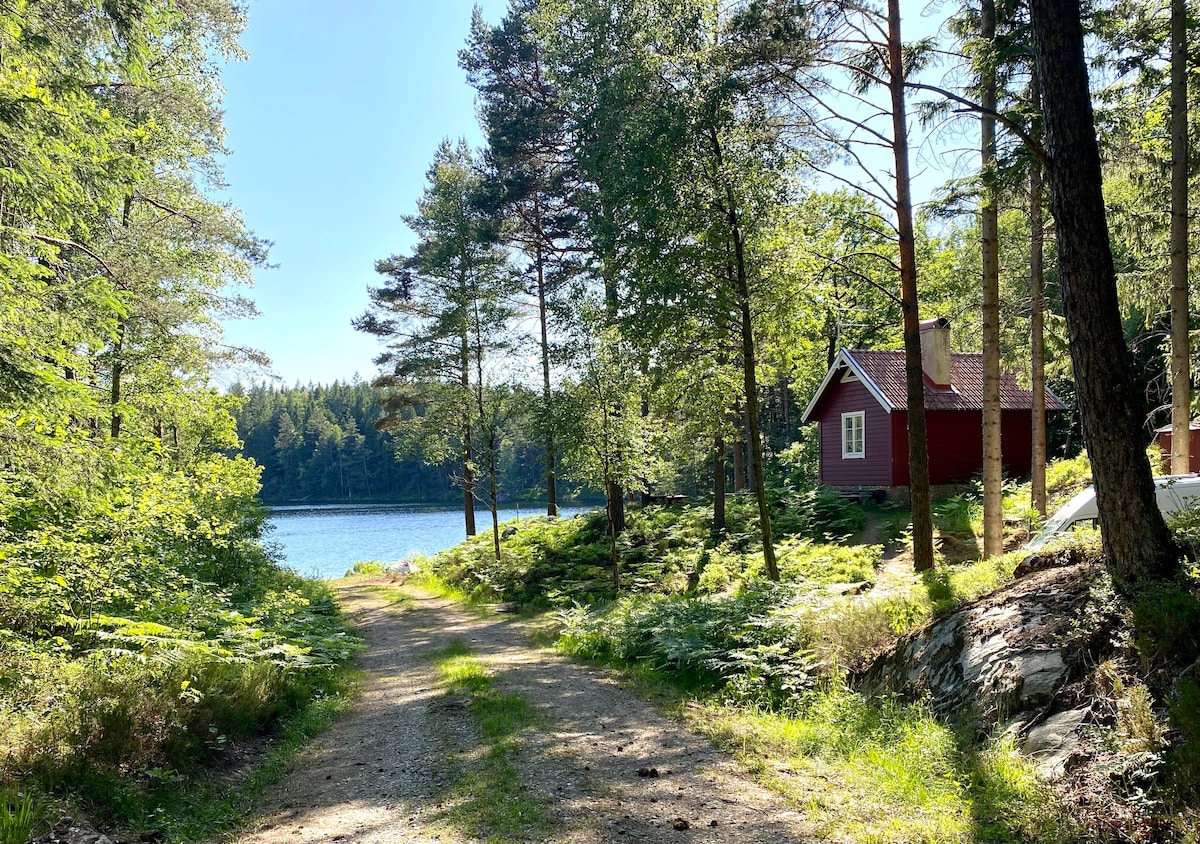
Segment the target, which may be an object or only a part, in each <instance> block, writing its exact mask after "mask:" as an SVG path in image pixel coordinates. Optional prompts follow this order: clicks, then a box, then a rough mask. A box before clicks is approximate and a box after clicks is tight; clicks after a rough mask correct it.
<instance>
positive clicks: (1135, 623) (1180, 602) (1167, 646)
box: [1130, 583, 1200, 670]
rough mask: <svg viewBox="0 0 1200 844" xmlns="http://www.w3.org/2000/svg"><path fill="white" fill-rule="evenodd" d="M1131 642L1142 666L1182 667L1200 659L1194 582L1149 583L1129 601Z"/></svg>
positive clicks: (1199, 614) (1199, 607) (1199, 619)
mask: <svg viewBox="0 0 1200 844" xmlns="http://www.w3.org/2000/svg"><path fill="white" fill-rule="evenodd" d="M1130 622H1131V625H1130V626H1131V628H1132V631H1133V645H1134V647H1135V648H1136V649H1137V652H1138V654H1139V655H1140V656H1141V659H1142V664H1143V667H1144V668H1146V669H1147V670H1149V669H1151V668H1163V667H1168V666H1171V667H1175V668H1177V669H1178V668H1182V667H1186V666H1188V665H1191V664H1192V663H1194V662H1196V660H1197V659H1200V597H1198V590H1197V586H1196V584H1194V583H1152V584H1148V585H1146V586H1143V587H1142V588H1141V589H1139V590H1138V592H1137V594H1136V595H1135V596H1134V597H1133V599H1132V600H1131V601H1130Z"/></svg>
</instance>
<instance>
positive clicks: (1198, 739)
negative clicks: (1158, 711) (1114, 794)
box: [1164, 672, 1200, 823]
mask: <svg viewBox="0 0 1200 844" xmlns="http://www.w3.org/2000/svg"><path fill="white" fill-rule="evenodd" d="M1170 715H1171V727H1172V729H1173V730H1174V731H1175V733H1176V739H1175V741H1174V742H1173V743H1172V747H1171V750H1170V752H1169V754H1168V756H1167V764H1166V765H1165V770H1166V771H1167V772H1168V781H1167V783H1166V784H1165V785H1166V788H1165V789H1164V794H1165V795H1166V796H1167V797H1168V799H1170V800H1171V802H1172V803H1173V804H1175V805H1174V806H1173V807H1171V808H1174V809H1175V810H1176V811H1177V812H1181V811H1184V810H1187V811H1189V812H1190V813H1191V815H1192V817H1191V820H1192V822H1193V823H1195V822H1197V821H1200V817H1197V807H1198V806H1200V681H1198V680H1197V679H1196V677H1195V675H1194V672H1193V673H1192V674H1188V675H1185V676H1183V677H1181V678H1180V679H1179V681H1178V683H1177V684H1176V687H1175V691H1174V693H1173V694H1172V696H1171V700H1170Z"/></svg>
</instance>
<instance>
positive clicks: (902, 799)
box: [684, 686, 1076, 844]
mask: <svg viewBox="0 0 1200 844" xmlns="http://www.w3.org/2000/svg"><path fill="white" fill-rule="evenodd" d="M684 714H685V719H686V721H687V722H688V724H689V725H690V726H691V727H692V728H693V729H695V730H697V731H699V732H701V733H704V734H705V735H707V736H709V737H710V738H711V739H712V740H713V741H714V742H715V743H716V744H717V746H718V747H720V748H722V749H723V750H726V751H728V752H731V753H733V754H734V755H735V756H736V757H737V758H738V759H739V761H741V763H742V764H743V765H745V766H746V767H747V768H748V769H749V770H751V771H752V772H753V773H754V774H755V775H756V776H757V777H758V778H759V779H760V781H762V782H763V784H764V785H766V786H767V787H769V788H771V789H772V790H773V791H776V792H777V793H779V794H781V795H783V796H785V797H787V798H789V799H790V800H792V801H793V802H794V803H795V804H796V805H797V806H798V808H801V809H803V810H805V811H806V813H807V814H808V816H809V818H810V820H811V821H812V822H813V823H814V824H815V825H816V826H817V829H818V831H819V833H820V834H821V835H823V836H827V837H829V838H831V839H834V840H851V841H870V842H896V844H899V843H900V842H911V841H920V842H928V844H941V842H945V844H950V843H951V842H974V841H990V842H992V841H994V842H1046V844H1049V843H1050V842H1065V841H1070V840H1074V838H1075V835H1076V830H1075V829H1074V827H1073V826H1072V824H1071V823H1070V819H1069V818H1068V817H1067V816H1066V814H1065V813H1064V812H1063V811H1062V810H1060V809H1059V808H1058V807H1057V804H1056V803H1055V801H1054V800H1053V799H1052V798H1051V796H1050V793H1049V792H1048V791H1047V790H1046V789H1045V788H1044V787H1043V786H1041V785H1040V784H1039V782H1038V780H1037V778H1036V776H1035V775H1034V773H1033V770H1032V767H1031V766H1030V765H1029V764H1028V763H1027V762H1025V761H1023V760H1022V759H1021V758H1020V756H1019V755H1018V754H1017V753H1016V752H1015V751H1014V750H1013V748H1012V746H1011V743H1009V742H1006V741H993V742H989V743H987V744H985V745H984V746H983V747H981V748H978V749H973V748H971V747H970V746H969V743H968V742H967V741H965V740H964V739H962V737H960V736H959V735H958V734H957V733H956V732H955V731H954V730H953V729H952V728H950V727H948V726H946V725H945V724H943V723H941V722H939V721H938V720H937V719H935V718H933V717H932V716H931V715H930V714H929V713H928V711H927V710H925V709H924V707H922V706H919V705H911V704H903V703H899V702H897V701H892V700H878V699H877V700H870V699H867V698H864V697H862V696H861V695H859V694H857V693H855V692H853V691H851V690H848V689H846V688H844V687H841V686H830V687H828V688H825V689H822V690H819V691H816V692H813V693H811V694H809V695H808V696H806V697H805V699H804V700H803V701H801V702H800V703H798V704H797V706H796V707H795V709H793V710H791V711H788V712H771V711H755V710H751V709H746V708H734V707H729V706H724V705H721V704H719V703H714V702H708V703H701V704H697V703H693V704H691V705H689V706H687V707H685V708H684Z"/></svg>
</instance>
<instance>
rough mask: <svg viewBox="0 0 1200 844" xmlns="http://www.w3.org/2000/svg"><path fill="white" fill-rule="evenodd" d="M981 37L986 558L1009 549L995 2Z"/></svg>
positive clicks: (986, 11)
mask: <svg viewBox="0 0 1200 844" xmlns="http://www.w3.org/2000/svg"><path fill="white" fill-rule="evenodd" d="M981 12H982V14H981V17H980V32H979V34H980V36H981V37H982V39H983V40H984V41H985V42H986V43H987V45H988V48H987V49H988V55H987V57H986V59H985V64H984V70H983V75H982V79H981V80H980V81H981V83H982V84H981V88H982V90H981V95H982V96H981V98H980V105H982V106H983V109H984V110H983V112H982V113H981V115H980V118H979V126H980V134H981V136H982V137H981V139H980V158H981V161H980V175H981V176H982V182H983V184H982V191H983V193H982V202H981V206H980V221H979V222H980V230H981V234H982V244H981V245H982V247H983V248H982V252H983V556H984V557H985V558H987V557H994V556H997V555H998V554H1002V553H1003V552H1004V512H1003V498H1002V496H1003V484H1004V467H1003V455H1002V451H1001V444H1000V412H1001V409H1000V225H999V218H998V212H997V208H996V202H997V198H996V173H995V168H996V119H995V118H994V117H993V116H992V115H991V113H990V112H994V111H995V110H996V66H995V60H996V59H995V54H994V49H993V46H992V45H993V42H994V41H995V38H996V4H995V0H982V4H981Z"/></svg>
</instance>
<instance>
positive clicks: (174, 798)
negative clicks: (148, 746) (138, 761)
mask: <svg viewBox="0 0 1200 844" xmlns="http://www.w3.org/2000/svg"><path fill="white" fill-rule="evenodd" d="M357 679H358V676H357V673H356V672H355V671H354V670H353V669H350V668H345V669H342V677H341V680H340V682H339V683H338V684H337V685H336V686H335V687H334V690H333V691H331V692H330V693H328V694H326V695H324V696H321V697H319V698H316V699H315V700H312V701H310V702H309V703H308V704H306V705H305V706H303V707H302V708H301V709H299V710H297V711H296V712H295V713H293V714H292V715H291V716H290V717H288V718H287V719H285V720H284V721H283V722H282V723H281V724H280V727H279V731H278V733H277V734H276V736H275V738H274V739H273V740H272V742H271V746H270V749H269V750H267V751H266V754H265V755H264V756H263V757H262V758H261V759H260V760H257V761H256V762H254V763H253V765H252V768H251V770H250V771H249V772H248V773H246V774H244V775H235V776H233V777H229V776H225V777H220V776H213V777H211V778H209V779H207V780H204V779H196V778H185V777H183V776H180V775H178V774H175V773H173V772H171V771H167V770H150V771H145V772H142V773H140V774H139V775H138V776H136V777H119V776H116V775H115V774H108V773H105V774H102V775H101V774H95V775H92V776H91V777H90V778H89V780H88V782H87V783H85V784H83V787H82V788H80V789H79V790H80V791H81V792H82V793H86V794H87V795H88V799H87V801H86V804H85V806H84V809H85V810H86V814H87V815H88V816H89V817H91V818H92V819H94V820H95V821H96V822H97V823H99V824H100V825H101V826H104V825H105V824H110V823H120V822H128V820H129V819H130V818H141V819H143V820H142V822H141V823H140V824H138V825H137V828H136V829H134V830H131V831H132V832H135V833H136V834H138V835H139V836H140V837H141V838H143V839H145V840H152V841H159V842H163V844H188V842H197V841H207V840H210V839H213V838H216V837H218V836H220V835H222V834H225V833H228V832H231V831H233V830H236V829H238V828H239V827H241V826H243V825H244V824H245V822H246V818H247V817H248V816H250V815H252V813H253V812H254V809H255V807H256V805H257V803H258V800H259V798H260V796H261V795H262V793H263V790H264V789H265V788H266V787H267V786H268V785H270V784H272V783H274V782H276V781H278V780H279V779H280V778H281V777H282V776H283V774H284V773H285V772H286V770H287V767H288V765H289V763H290V762H291V760H292V759H293V758H294V757H295V755H296V753H297V752H298V751H299V750H300V749H301V748H303V747H304V746H305V745H306V744H307V743H308V742H309V741H310V740H311V739H312V738H313V737H314V736H316V735H318V734H319V733H321V732H322V731H324V730H325V729H326V728H328V727H329V725H330V724H332V723H333V721H334V720H335V719H336V718H337V717H338V716H339V715H340V714H341V713H342V712H344V711H345V710H346V708H347V707H348V706H349V705H350V703H351V701H352V700H353V699H354V697H355V695H356V694H357Z"/></svg>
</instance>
